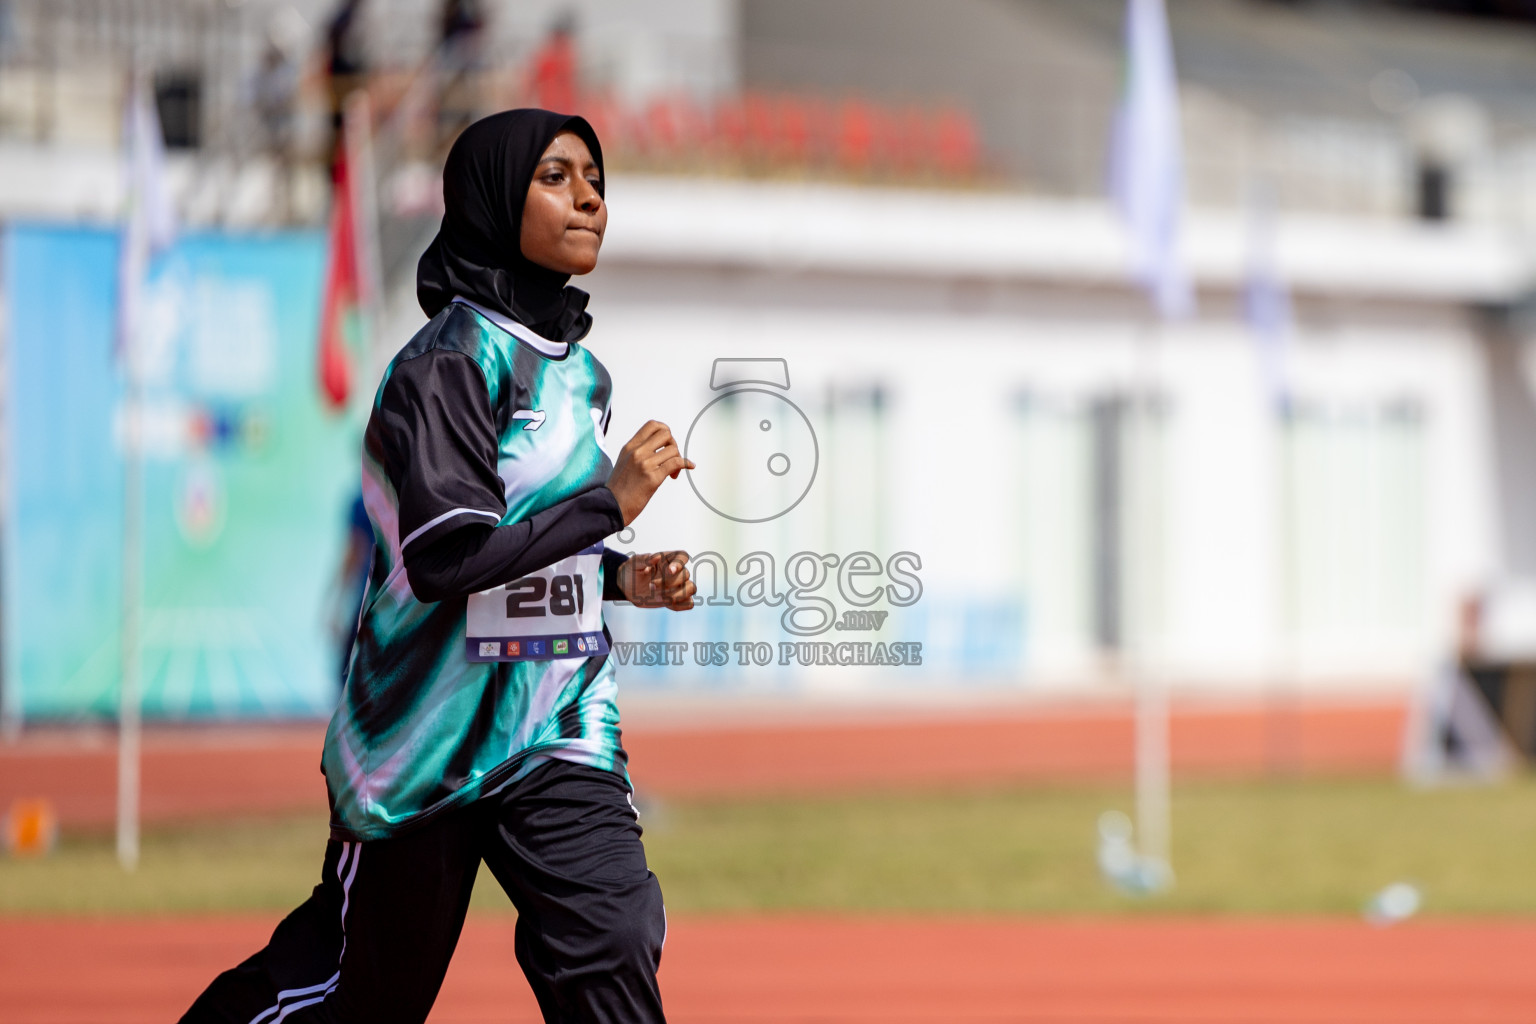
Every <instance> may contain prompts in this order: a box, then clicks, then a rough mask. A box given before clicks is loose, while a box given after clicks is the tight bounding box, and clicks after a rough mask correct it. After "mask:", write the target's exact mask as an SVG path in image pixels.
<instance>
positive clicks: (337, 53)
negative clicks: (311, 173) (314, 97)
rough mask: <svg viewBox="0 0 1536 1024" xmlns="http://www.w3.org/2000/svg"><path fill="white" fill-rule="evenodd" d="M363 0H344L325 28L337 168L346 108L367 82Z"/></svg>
mask: <svg viewBox="0 0 1536 1024" xmlns="http://www.w3.org/2000/svg"><path fill="white" fill-rule="evenodd" d="M363 3H364V0H342V2H341V4H340V5H339V6H337V8H336V13H335V14H333V15H331V20H330V21H329V22H328V23H327V25H326V29H325V77H326V95H327V98H328V99H329V101H330V105H331V143H330V151H329V154H328V156H329V163H330V166H331V168H332V171H333V172H334V170H335V167H336V160H337V157H338V155H339V154H340V152H341V146H342V135H343V132H342V122H343V114H342V111H343V108H345V106H346V102H347V96H348V95H350V94H351V93H352V91H353V90H354V89H361V88H364V87H366V86H367V84H368V48H367V40H366V39H365V38H364V35H363V17H362V15H363Z"/></svg>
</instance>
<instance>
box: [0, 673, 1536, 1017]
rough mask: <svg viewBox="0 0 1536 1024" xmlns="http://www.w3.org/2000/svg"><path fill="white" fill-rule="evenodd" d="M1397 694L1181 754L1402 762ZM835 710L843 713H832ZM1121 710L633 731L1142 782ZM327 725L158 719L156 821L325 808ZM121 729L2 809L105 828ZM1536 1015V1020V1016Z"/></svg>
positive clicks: (749, 763)
mask: <svg viewBox="0 0 1536 1024" xmlns="http://www.w3.org/2000/svg"><path fill="white" fill-rule="evenodd" d="M1406 714H1407V710H1406V705H1405V704H1404V702H1403V701H1401V700H1385V701H1383V700H1378V701H1375V702H1372V703H1359V704H1339V703H1328V702H1321V701H1317V702H1312V703H1302V702H1297V703H1293V704H1290V705H1288V706H1286V707H1285V708H1283V709H1281V710H1279V711H1276V710H1274V709H1267V708H1263V707H1260V706H1256V705H1248V706H1230V705H1229V706H1222V707H1199V706H1185V707H1175V709H1174V713H1173V717H1172V735H1171V752H1172V760H1173V768H1174V771H1175V773H1176V774H1177V775H1178V776H1180V777H1182V778H1191V777H1195V776H1207V777H1208V776H1213V775H1243V774H1247V775H1253V774H1259V773H1262V772H1264V771H1266V770H1270V769H1278V770H1280V771H1283V772H1286V773H1302V774H1329V773H1335V774H1337V773H1353V774H1360V773H1371V774H1387V773H1390V772H1392V771H1394V770H1395V768H1396V766H1397V762H1398V756H1399V751H1400V749H1401V746H1402V738H1403V730H1404V723H1405V718H1406ZM838 718H840V720H837V719H838ZM1132 735H1133V728H1132V722H1131V713H1130V708H1129V707H1128V706H1126V705H1124V704H1116V705H1103V704H1099V705H1090V706H1087V707H1083V706H1070V705H1068V706H1058V707H1035V708H1028V709H1021V708H1019V707H1016V706H1015V707H1001V708H995V709H991V710H984V711H977V710H971V711H969V712H959V711H954V710H948V711H932V712H929V713H926V714H923V715H921V716H920V715H919V714H918V713H916V712H913V711H906V712H903V713H901V714H900V715H899V716H896V717H887V718H886V719H885V720H882V721H859V720H851V719H849V717H848V712H846V711H845V712H842V713H841V714H840V716H834V720H831V721H828V720H826V719H825V718H824V719H823V720H821V721H818V722H814V723H812V722H806V721H803V720H802V721H798V722H796V721H782V722H778V723H770V724H754V725H745V724H740V723H736V724H730V723H718V722H715V723H701V724H695V725H693V726H683V725H680V724H677V723H674V722H667V721H663V720H658V719H654V718H653V719H649V720H648V719H647V718H646V717H645V716H639V717H637V718H636V719H635V721H634V724H633V725H632V726H629V727H626V729H625V731H624V745H625V747H626V748H627V749H628V750H629V753H630V771H631V774H632V776H633V778H634V781H635V786H636V788H637V789H638V790H639V791H640V792H641V793H642V794H643V795H648V796H660V797H665V798H688V797H750V796H762V795H793V794H804V793H823V792H848V791H850V790H876V789H881V788H886V789H889V788H892V787H900V788H910V787H912V786H923V785H971V784H978V783H980V784H989V785H995V784H999V783H1031V782H1063V781H1068V782H1071V781H1121V780H1127V779H1129V778H1130V777H1131V766H1132ZM323 736H324V730H323V728H322V727H320V726H318V725H299V726H288V727H268V728H254V727H247V728H231V727H214V728H204V729H187V728H161V729H157V730H151V731H150V732H149V733H148V734H147V735H146V737H145V742H144V761H143V780H144V781H143V786H144V792H143V801H142V806H143V816H144V819H145V820H146V821H148V822H165V821H178V820H187V819H194V818H206V817H218V816H231V815H252V814H273V813H283V812H291V811H302V810H311V811H314V812H315V813H317V814H323V813H324V812H325V808H326V799H325V782H324V780H323V779H322V778H321V776H320V746H321V742H322V740H323ZM115 773H116V762H115V759H114V752H113V747H112V746H111V742H110V737H109V736H106V735H102V734H99V733H98V734H82V733H69V732H52V733H49V732H42V733H34V734H31V735H28V736H26V737H24V738H23V740H22V741H21V742H20V743H17V744H12V745H0V813H3V811H4V809H5V808H6V807H9V806H10V803H11V801H12V800H14V799H17V798H31V797H46V798H48V799H50V800H51V801H53V803H54V806H55V808H56V809H57V811H58V814H59V817H60V820H61V821H62V822H63V823H64V824H65V826H66V827H70V826H104V825H108V824H110V823H111V821H112V817H113V813H114V807H115V803H114V801H115V796H114V793H115V790H114V786H115V777H116V776H115ZM1533 1019H1536V1018H1533Z"/></svg>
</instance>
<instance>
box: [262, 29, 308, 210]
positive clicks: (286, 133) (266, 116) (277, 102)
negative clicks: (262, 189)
mask: <svg viewBox="0 0 1536 1024" xmlns="http://www.w3.org/2000/svg"><path fill="white" fill-rule="evenodd" d="M253 85H254V88H253V91H254V93H255V97H254V99H255V104H254V105H255V108H256V116H257V118H258V119H259V120H260V121H261V135H262V138H261V144H262V147H263V148H264V149H265V150H266V151H267V154H268V155H269V156H271V157H272V161H273V164H274V165H275V166H274V179H275V180H274V185H273V204H274V207H275V209H276V210H277V215H278V217H279V218H281V219H282V220H284V221H288V220H291V219H292V217H293V174H294V155H295V154H294V142H295V120H296V108H297V102H298V93H299V68H298V63H297V62H296V61H295V60H294V59H293V57H292V55H291V54H290V52H289V51H288V49H287V48H285V47H284V46H283V44H282V42H281V41H280V40H279V39H278V38H276V35H275V34H271V35H269V36H268V38H267V42H266V46H265V48H264V49H263V50H262V53H261V64H260V66H259V67H258V68H257V69H256V78H255V82H254V83H253Z"/></svg>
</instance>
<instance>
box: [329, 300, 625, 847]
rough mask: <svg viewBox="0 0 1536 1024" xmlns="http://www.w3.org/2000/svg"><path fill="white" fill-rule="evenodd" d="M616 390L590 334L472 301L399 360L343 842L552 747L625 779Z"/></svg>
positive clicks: (338, 774) (368, 449)
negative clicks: (614, 479) (608, 582)
mask: <svg viewBox="0 0 1536 1024" xmlns="http://www.w3.org/2000/svg"><path fill="white" fill-rule="evenodd" d="M610 391H611V384H610V381H609V377H608V373H607V371H606V370H605V369H603V366H602V364H600V363H599V362H598V361H597V360H596V359H595V358H593V357H592V355H591V354H590V353H589V352H588V351H587V350H586V349H585V348H583V347H582V346H581V345H580V344H578V343H570V344H564V343H556V342H551V341H548V340H547V339H544V338H541V337H539V336H538V335H536V334H534V333H533V332H532V331H530V330H529V329H528V328H526V327H524V326H522V325H521V324H517V323H515V322H512V321H509V320H506V319H505V318H502V317H499V316H496V315H495V314H492V313H489V312H488V311H486V310H484V309H481V308H479V307H475V306H473V304H471V303H468V302H465V301H463V300H459V301H456V302H453V303H451V304H449V305H448V307H447V308H445V309H444V310H443V311H442V312H440V313H438V314H437V316H435V317H433V318H432V320H431V322H430V323H428V324H427V325H426V326H425V327H423V328H422V329H421V331H420V332H418V333H417V335H416V337H415V338H413V339H412V340H411V342H410V343H409V344H408V345H406V347H405V348H404V349H402V350H401V351H400V353H399V354H398V355H396V356H395V358H394V359H393V360H392V361H391V363H390V365H389V368H388V369H387V370H386V371H385V374H384V380H383V382H382V383H381V384H380V386H379V391H378V394H377V396H376V398H375V401H374V409H373V414H372V416H371V417H370V419H369V423H368V430H367V434H366V436H365V439H364V453H363V498H364V503H365V505H366V507H367V510H368V517H369V519H370V520H371V521H372V523H373V530H374V538H375V542H376V543H375V546H374V551H375V554H374V562H373V567H372V573H371V575H370V578H369V583H368V590H367V593H366V596H365V597H364V600H363V610H362V615H361V617H360V620H359V623H358V633H357V641H356V644H355V645H354V648H353V655H352V662H351V666H350V669H349V671H348V674H347V681H346V686H345V688H344V690H343V693H342V698H341V702H340V704H339V706H338V707H337V709H336V713H335V715H334V716H333V717H332V719H331V724H330V728H329V729H328V730H327V733H326V740H325V754H324V758H323V762H322V763H323V767H324V771H325V776H326V782H327V785H328V787H329V790H330V798H331V809H332V813H331V831H332V834H333V835H334V836H335V837H336V838H338V839H343V840H368V839H377V838H382V837H384V836H388V835H391V834H393V833H395V832H397V831H399V830H400V829H402V828H405V827H407V826H409V825H412V824H414V823H417V822H420V821H424V820H426V819H427V818H428V817H430V816H431V815H433V814H435V813H437V812H439V811H442V810H445V809H447V808H450V807H454V806H458V805H460V804H462V803H464V802H466V801H469V800H472V799H475V798H476V797H479V796H482V795H486V794H488V793H490V792H492V791H494V790H495V789H496V788H497V787H499V786H502V785H504V784H506V783H507V782H510V781H512V780H514V779H517V778H520V777H521V776H523V775H525V774H527V773H528V772H529V771H531V770H532V769H533V768H534V767H535V766H536V765H537V764H539V763H540V762H542V761H544V760H547V759H550V758H555V759H560V760H564V761H572V762H577V763H580V764H586V765H591V766H594V767H598V768H604V769H610V770H614V771H618V772H621V773H622V772H623V771H624V752H623V750H622V749H621V748H620V746H619V719H618V708H617V704H616V701H615V697H616V689H615V681H614V677H613V669H612V668H611V666H610V665H609V662H608V659H607V650H608V642H607V631H606V629H605V628H604V627H603V625H602V618H601V614H602V613H601V602H602V597H603V591H604V580H603V568H602V562H603V559H602V557H601V552H602V540H603V538H604V537H606V536H608V535H609V534H611V533H613V532H614V531H616V530H618V529H620V528H621V527H622V525H623V520H622V516H621V514H620V513H619V509H618V503H617V501H616V500H615V499H614V497H613V493H612V492H611V491H609V490H608V489H607V488H606V487H605V486H603V485H604V484H605V483H606V481H607V479H608V475H609V473H610V471H611V469H612V465H611V464H610V462H609V460H608V457H607V455H606V454H605V453H604V452H603V449H602V439H603V435H604V432H605V431H606V429H607V422H608V407H609V396H610ZM609 589H610V594H611V592H612V588H611V586H610V588H609Z"/></svg>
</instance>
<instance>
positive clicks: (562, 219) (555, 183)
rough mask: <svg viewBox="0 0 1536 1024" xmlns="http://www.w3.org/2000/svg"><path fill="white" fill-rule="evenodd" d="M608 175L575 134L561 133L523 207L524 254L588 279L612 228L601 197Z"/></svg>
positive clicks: (546, 153)
mask: <svg viewBox="0 0 1536 1024" xmlns="http://www.w3.org/2000/svg"><path fill="white" fill-rule="evenodd" d="M601 182H602V172H601V171H599V170H598V168H597V161H595V160H593V159H592V152H591V150H589V149H587V144H586V143H585V142H583V141H582V140H581V137H580V136H578V135H576V134H574V133H573V132H561V133H560V134H559V135H557V136H555V141H553V142H551V143H550V144H549V148H548V149H546V150H545V151H544V155H543V156H542V157H540V158H539V166H538V167H537V168H536V169H535V170H534V172H533V182H532V184H530V185H529V186H528V198H527V199H526V200H524V202H523V229H522V237H521V238H520V239H519V243H520V244H521V246H522V250H523V255H524V256H525V257H526V258H528V259H530V260H532V261H533V262H535V263H537V264H538V265H539V266H541V267H546V268H548V269H550V270H553V271H555V272H557V273H561V274H587V273H591V271H592V268H593V267H595V266H597V250H598V249H600V248H601V247H602V244H603V232H604V231H605V230H607V228H608V204H606V203H604V202H603V197H602V196H600V195H598V193H597V188H598V185H599V184H600V183H601Z"/></svg>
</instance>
